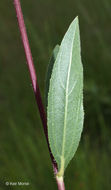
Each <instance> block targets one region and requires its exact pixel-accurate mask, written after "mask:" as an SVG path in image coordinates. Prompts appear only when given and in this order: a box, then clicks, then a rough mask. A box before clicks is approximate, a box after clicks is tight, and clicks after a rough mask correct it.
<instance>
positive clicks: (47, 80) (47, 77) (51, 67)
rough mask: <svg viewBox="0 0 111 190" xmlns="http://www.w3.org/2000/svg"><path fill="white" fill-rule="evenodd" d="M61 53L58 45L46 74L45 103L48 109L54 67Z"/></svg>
mask: <svg viewBox="0 0 111 190" xmlns="http://www.w3.org/2000/svg"><path fill="white" fill-rule="evenodd" d="M58 52H59V45H58V44H57V45H56V46H55V48H54V50H53V52H52V56H51V59H50V62H49V65H48V69H47V74H46V85H45V103H46V107H47V104H48V92H49V82H50V78H51V74H52V69H53V65H54V63H55V60H56V57H57V54H58Z"/></svg>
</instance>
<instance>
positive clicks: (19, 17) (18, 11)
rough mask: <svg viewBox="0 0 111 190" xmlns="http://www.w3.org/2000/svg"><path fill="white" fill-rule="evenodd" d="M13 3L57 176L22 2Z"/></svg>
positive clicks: (63, 188)
mask: <svg viewBox="0 0 111 190" xmlns="http://www.w3.org/2000/svg"><path fill="white" fill-rule="evenodd" d="M13 1H14V6H15V10H16V15H17V20H18V25H19V30H20V34H21V38H22V43H23V47H24V51H25V56H26V60H27V66H28V70H29V73H30V78H31V81H32V87H33V91H34V94H35V98H36V102H37V105H38V109H39V113H40V117H41V120H42V124H43V129H44V133H45V136H46V140H47V144H48V149H49V153H50V157H51V160H52V165H53V170H54V174H55V175H56V174H57V172H58V169H57V163H56V161H55V159H54V157H53V155H52V152H51V149H50V146H49V141H48V132H47V118H46V114H45V110H44V106H43V103H42V98H41V93H40V89H39V85H38V82H37V77H36V72H35V68H34V63H33V58H32V54H31V49H30V45H29V41H28V37H27V32H26V27H25V23H24V18H23V13H22V9H21V5H20V0H13ZM56 182H57V186H58V190H65V186H64V182H63V181H62V183H60V182H59V181H58V179H57V178H56ZM61 184H62V185H61Z"/></svg>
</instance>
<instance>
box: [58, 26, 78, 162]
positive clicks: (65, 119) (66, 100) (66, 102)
mask: <svg viewBox="0 0 111 190" xmlns="http://www.w3.org/2000/svg"><path fill="white" fill-rule="evenodd" d="M76 25H77V23H76ZM76 25H75V31H74V38H73V41H72V48H71V50H73V45H74V39H75V33H76ZM71 63H72V51H71V53H70V63H69V68H68V74H67V83H66V91H65V114H64V131H63V143H62V155H61V162H62V159H63V160H64V148H65V137H66V135H65V134H66V126H67V109H68V89H69V88H68V87H69V78H70V71H71ZM64 161H65V160H64Z"/></svg>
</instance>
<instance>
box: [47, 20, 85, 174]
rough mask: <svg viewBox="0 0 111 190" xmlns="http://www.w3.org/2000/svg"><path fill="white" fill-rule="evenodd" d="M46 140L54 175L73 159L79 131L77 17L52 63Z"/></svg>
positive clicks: (80, 80) (80, 92) (81, 115)
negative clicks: (51, 158)
mask: <svg viewBox="0 0 111 190" xmlns="http://www.w3.org/2000/svg"><path fill="white" fill-rule="evenodd" d="M47 115H48V137H49V143H50V147H51V151H52V153H53V155H54V158H55V160H56V162H57V164H58V170H59V172H58V174H57V176H59V177H61V176H63V175H64V170H65V168H66V167H67V165H68V163H69V162H70V160H71V159H72V158H73V156H74V154H75V152H76V150H77V147H78V144H79V141H80V137H81V132H82V129H83V118H84V112H83V67H82V63H81V49H80V35H79V24H78V17H77V18H76V19H75V20H74V21H73V22H72V23H71V25H70V27H69V29H68V31H67V32H66V34H65V36H64V38H63V40H62V43H61V45H60V49H59V52H58V55H57V58H56V61H55V63H54V67H53V71H52V75H51V79H50V87H49V93H48V108H47Z"/></svg>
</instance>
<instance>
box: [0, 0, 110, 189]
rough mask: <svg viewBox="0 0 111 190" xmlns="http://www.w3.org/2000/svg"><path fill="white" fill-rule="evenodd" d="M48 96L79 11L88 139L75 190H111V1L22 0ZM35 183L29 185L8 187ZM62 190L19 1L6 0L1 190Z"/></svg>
mask: <svg viewBox="0 0 111 190" xmlns="http://www.w3.org/2000/svg"><path fill="white" fill-rule="evenodd" d="M21 3H22V9H23V13H24V18H25V23H26V27H27V31H28V37H29V41H30V45H31V50H32V54H33V59H34V64H35V67H36V72H37V76H38V82H39V85H40V89H41V93H42V98H43V100H44V86H45V74H46V70H47V65H48V63H49V59H50V56H51V52H52V49H53V48H54V46H55V45H56V44H60V42H61V40H62V38H63V36H64V34H65V32H66V30H67V28H68V26H69V24H70V23H71V22H72V20H73V19H74V18H75V16H76V15H79V20H80V31H81V43H82V60H83V66H84V107H85V108H84V109H85V122H84V131H83V134H82V140H81V143H80V146H79V148H78V150H77V153H76V155H75V157H74V159H73V160H72V161H71V163H70V165H69V166H68V168H67V170H66V173H65V183H66V189H68V190H73V189H74V190H110V189H111V0H93V1H90V0H47V1H44V0H38V1H36V0H26V1H25V0H24V1H23V0H21ZM6 181H12V182H14V181H23V182H24V181H25V182H26V181H28V182H29V183H30V185H29V186H21V187H20V186H6V185H5V182H6ZM20 189H23V190H27V189H30V190H40V189H43V190H45V189H49V190H52V189H53V190H56V189H57V186H56V182H55V179H54V176H53V171H52V166H51V161H50V157H49V153H48V149H47V144H46V141H45V137H44V133H43V129H42V124H41V121H40V117H39V113H38V109H37V106H36V102H35V97H34V94H33V91H32V86H31V81H30V78H29V73H28V69H27V65H26V60H25V56H24V50H23V47H22V43H21V38H20V34H19V31H18V26H17V20H16V14H15V10H14V6H13V1H10V0H3V1H0V190H20Z"/></svg>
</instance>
